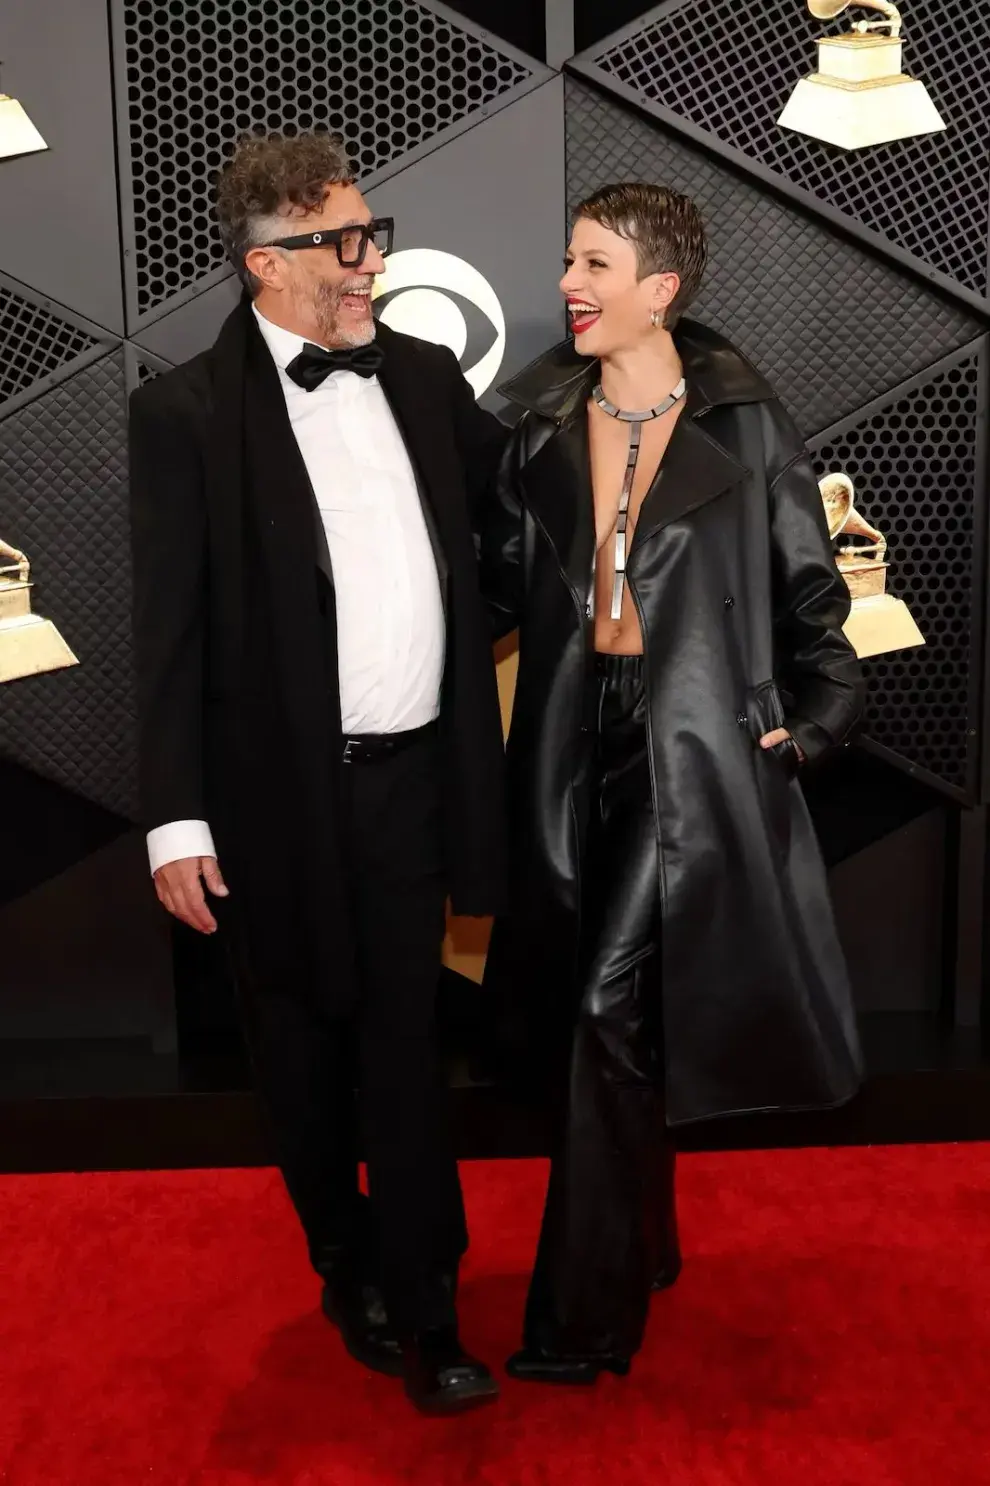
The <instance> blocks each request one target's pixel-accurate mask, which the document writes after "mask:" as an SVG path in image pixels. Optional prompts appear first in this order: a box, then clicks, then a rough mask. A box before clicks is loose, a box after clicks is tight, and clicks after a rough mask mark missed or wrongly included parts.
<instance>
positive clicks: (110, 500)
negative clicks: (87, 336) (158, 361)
mask: <svg viewBox="0 0 990 1486" xmlns="http://www.w3.org/2000/svg"><path fill="white" fill-rule="evenodd" d="M126 454H127V433H126V407H125V395H124V353H123V350H122V349H121V350H118V351H116V352H114V353H113V354H111V355H108V356H106V357H104V358H102V359H101V360H98V361H95V362H93V363H92V364H91V365H89V366H86V367H84V368H83V369H82V370H81V371H79V372H77V373H75V374H74V375H73V376H72V377H70V378H69V380H68V381H66V382H64V383H62V384H61V385H60V386H58V387H56V388H54V389H52V390H51V391H50V392H47V393H45V394H43V395H42V396H41V397H38V398H35V399H34V400H33V401H32V402H29V403H28V404H27V405H26V406H25V407H22V408H21V409H20V410H18V411H16V412H13V413H11V414H10V416H9V417H7V418H5V419H4V420H3V422H0V490H2V492H3V528H4V532H3V534H4V536H5V538H6V539H7V540H8V541H10V542H12V543H13V544H14V546H15V547H22V548H23V549H24V550H25V551H26V552H27V554H28V556H29V557H30V559H31V563H32V569H31V576H32V578H33V579H34V580H35V582H36V584H37V587H36V589H35V592H34V607H35V609H36V610H37V612H38V613H40V614H43V615H45V616H46V617H47V618H50V619H52V620H54V622H55V624H56V625H57V626H58V629H59V630H60V632H61V634H62V636H63V637H64V639H65V640H66V642H67V643H68V644H69V646H71V648H72V649H73V651H74V652H75V654H76V655H77V656H78V658H79V662H80V664H79V665H78V666H74V667H71V668H70V669H68V670H62V671H54V672H50V673H49V674H47V675H43V676H30V677H26V678H24V679H23V680H20V681H12V682H8V683H7V684H6V685H5V686H4V687H3V703H2V706H0V754H2V755H4V756H5V757H7V758H10V759H12V760H13V761H14V762H15V763H18V764H21V765H23V766H24V767H26V768H29V769H32V770H34V771H35V772H36V773H38V774H41V775H43V776H44V777H45V778H47V779H51V780H54V781H55V782H56V783H57V784H61V785H63V786H65V787H66V788H67V789H71V790H74V791H75V792H76V793H77V794H80V795H82V796H84V797H85V798H86V799H88V800H92V801H94V802H95V803H96V804H98V805H102V806H104V807H105V808H106V809H108V810H112V811H115V812H116V813H117V814H118V815H123V816H126V817H129V818H131V819H133V818H134V816H135V804H136V788H135V770H134V755H135V747H134V740H135V708H134V696H133V680H132V664H131V635H130V619H131V582H130V523H129V514H128V499H127V477H126Z"/></svg>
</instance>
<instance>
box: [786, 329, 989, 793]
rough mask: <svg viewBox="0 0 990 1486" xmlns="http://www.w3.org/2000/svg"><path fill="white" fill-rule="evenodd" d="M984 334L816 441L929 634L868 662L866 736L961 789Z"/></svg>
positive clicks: (974, 686) (972, 702)
mask: <svg viewBox="0 0 990 1486" xmlns="http://www.w3.org/2000/svg"><path fill="white" fill-rule="evenodd" d="M986 397H987V382H986V343H985V342H981V343H978V344H977V345H976V346H975V347H973V348H971V349H969V350H968V351H964V352H962V353H960V354H959V355H957V356H955V357H953V358H951V359H950V361H949V363H948V364H944V365H943V366H942V367H941V368H939V369H933V371H932V372H931V373H930V374H928V375H927V376H925V377H924V378H918V379H917V381H916V384H915V386H914V387H912V388H911V389H910V390H909V391H906V392H905V393H904V394H903V395H902V396H900V397H898V398H896V400H894V401H891V402H890V403H889V404H888V405H887V406H879V407H876V408H874V409H872V410H870V411H869V416H863V417H862V418H861V419H859V420H856V419H851V420H849V422H848V423H847V424H846V425H844V426H842V427H840V428H839V429H837V430H829V431H828V432H827V433H826V434H825V436H824V439H823V440H819V441H816V442H814V443H813V445H812V447H813V450H814V458H815V464H816V467H817V472H818V474H819V476H820V475H822V474H824V473H825V472H826V471H827V470H842V471H844V472H845V473H846V474H848V475H849V476H850V478H851V479H852V481H853V485H854V487H855V492H856V493H855V502H856V507H857V509H858V510H859V511H861V512H862V513H863V515H865V516H866V519H867V520H868V521H869V522H870V523H871V524H872V525H874V526H876V527H878V528H879V529H880V530H881V531H882V532H883V534H884V535H885V536H886V538H887V541H888V556H889V558H890V564H891V566H890V578H889V580H888V587H889V589H890V591H891V592H892V593H894V594H895V595H896V596H897V597H898V598H902V599H904V600H905V602H906V603H907V605H908V607H909V608H910V610H911V613H912V615H913V616H914V618H915V620H916V621H917V624H918V627H919V629H920V630H921V632H922V634H923V635H924V637H925V640H926V644H925V645H924V646H922V647H919V648H917V649H913V650H902V651H898V652H896V653H894V654H892V655H885V656H880V657H878V658H876V659H874V660H868V661H866V662H865V668H866V672H867V677H868V682H869V687H868V701H867V711H866V718H865V725H864V734H865V736H867V737H869V738H870V739H872V740H873V742H875V743H877V744H880V745H881V746H882V747H883V748H884V749H887V750H889V751H890V752H891V753H892V754H895V755H897V757H898V758H899V759H900V760H903V761H905V762H906V763H907V764H908V765H911V766H914V767H915V768H916V769H918V770H922V771H924V772H925V773H926V774H927V775H928V776H929V778H930V779H931V780H932V781H933V782H935V781H937V782H939V783H941V784H942V785H943V786H944V787H948V789H949V791H950V792H951V793H953V794H955V795H956V796H957V797H958V798H960V799H965V798H967V797H969V798H972V797H973V796H974V795H975V793H976V789H977V787H978V760H979V731H980V726H981V718H980V706H981V686H980V680H979V677H980V661H981V656H982V648H983V647H982V612H983V550H982V549H983V543H984V540H985V537H984V521H983V508H984V502H985V498H986V488H985V468H984V467H983V466H984V462H985V459H986V450H985V446H984V445H983V444H982V442H981V440H980V437H979V434H978V415H979V414H980V412H981V409H982V408H983V406H984V405H985V402H986Z"/></svg>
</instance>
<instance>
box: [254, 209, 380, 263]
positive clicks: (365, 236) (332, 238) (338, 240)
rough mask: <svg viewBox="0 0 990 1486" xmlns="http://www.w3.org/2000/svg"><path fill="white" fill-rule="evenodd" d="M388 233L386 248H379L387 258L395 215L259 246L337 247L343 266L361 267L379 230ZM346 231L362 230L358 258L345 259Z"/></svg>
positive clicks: (294, 248) (294, 247) (295, 247)
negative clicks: (369, 245) (344, 242)
mask: <svg viewBox="0 0 990 1486" xmlns="http://www.w3.org/2000/svg"><path fill="white" fill-rule="evenodd" d="M383 228H384V230H385V231H386V232H387V233H388V241H387V243H386V244H385V247H384V248H379V249H378V251H379V253H381V255H382V257H383V258H387V257H388V255H389V253H391V251H392V239H393V237H394V236H395V218H394V217H374V218H372V220H371V221H370V222H351V223H350V224H349V225H348V226H347V227H334V228H329V229H328V228H324V229H323V230H321V231H319V232H303V233H300V234H298V235H297V236H296V237H279V238H276V239H275V241H274V242H270V243H259V244H257V246H258V247H265V248H287V249H288V250H289V251H290V252H296V251H297V250H299V249H302V248H331V247H333V248H336V250H337V262H338V263H339V264H340V266H341V268H360V267H361V265H362V263H363V262H364V260H365V258H366V257H367V256H368V244H369V242H370V241H371V239H372V238H373V237H374V235H375V233H376V232H377V231H380V230H381V229H383ZM345 232H360V234H361V252H360V254H359V256H358V257H357V258H354V259H348V260H347V262H345V261H344V255H343V246H344V245H343V241H342V239H343V236H344V233H345Z"/></svg>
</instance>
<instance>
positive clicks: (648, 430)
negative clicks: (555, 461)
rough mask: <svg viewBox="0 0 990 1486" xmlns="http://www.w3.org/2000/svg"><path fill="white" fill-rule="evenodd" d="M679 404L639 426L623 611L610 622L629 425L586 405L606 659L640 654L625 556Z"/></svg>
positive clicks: (599, 642) (598, 605) (599, 623)
mask: <svg viewBox="0 0 990 1486" xmlns="http://www.w3.org/2000/svg"><path fill="white" fill-rule="evenodd" d="M683 406H684V403H683V401H681V402H679V403H677V405H676V406H675V407H674V408H672V409H671V411H670V412H669V413H666V414H665V415H664V416H663V417H662V418H656V419H653V420H652V421H651V422H649V423H644V424H643V425H642V429H641V433H642V438H641V442H640V448H639V459H638V461H637V464H636V475H635V478H634V480H633V488H632V494H631V496H630V498H629V515H628V520H627V523H626V581H625V584H624V585H623V593H622V613H621V616H620V617H619V618H618V619H612V618H611V611H612V586H613V580H614V576H615V523H616V517H617V516H618V512H619V496H620V493H621V491H622V481H623V478H624V476H625V473H626V462H627V460H628V458H629V427H630V425H629V424H628V423H622V422H620V421H619V420H618V419H617V418H612V417H610V416H609V414H608V413H605V412H603V411H602V409H601V408H600V407H598V405H597V403H595V402H589V404H588V443H589V448H590V454H591V487H592V490H593V492H594V497H595V536H596V545H597V547H598V557H597V559H596V563H595V649H596V650H601V651H604V652H606V653H607V654H610V655H642V653H643V635H642V631H641V630H640V625H639V615H638V614H637V612H636V605H635V604H634V602H633V599H632V594H631V593H630V591H629V572H628V568H629V557H630V554H631V549H632V543H633V534H634V532H635V530H636V523H637V521H638V519H639V513H640V510H641V508H642V505H643V500H644V498H645V496H646V493H647V491H648V490H649V488H650V486H651V485H652V484H653V480H654V477H655V476H656V473H657V470H658V469H659V468H660V462H661V460H662V459H663V456H664V453H665V451H666V448H667V445H668V443H669V442H670V435H671V433H672V432H673V429H674V424H675V423H676V422H677V419H678V417H679V416H680V413H681V409H682V408H683Z"/></svg>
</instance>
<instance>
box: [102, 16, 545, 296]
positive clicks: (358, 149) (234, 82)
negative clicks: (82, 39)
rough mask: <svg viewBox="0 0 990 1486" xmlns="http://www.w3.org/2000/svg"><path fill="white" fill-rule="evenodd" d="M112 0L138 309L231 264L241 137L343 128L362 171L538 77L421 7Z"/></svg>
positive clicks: (376, 166) (489, 44) (451, 21)
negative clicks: (227, 197)
mask: <svg viewBox="0 0 990 1486" xmlns="http://www.w3.org/2000/svg"><path fill="white" fill-rule="evenodd" d="M117 3H118V4H119V5H120V6H121V8H122V21H123V36H124V43H125V56H126V72H127V129H128V140H129V146H130V149H129V154H130V164H131V174H132V182H133V240H134V250H133V257H132V259H131V260H130V272H131V273H132V275H133V278H134V289H135V301H136V308H137V310H138V312H139V313H144V312H146V311H148V310H149V309H151V308H153V307H154V306H155V305H158V304H160V303H161V302H162V301H163V300H166V299H168V298H169V297H170V296H171V295H173V294H175V293H177V292H178V291H179V290H181V289H184V288H186V287H187V286H189V285H191V284H194V283H196V282H197V281H198V280H199V279H202V278H203V277H204V276H205V275H207V274H208V273H210V272H211V270H213V269H215V268H217V267H219V266H220V265H221V264H222V263H223V261H224V257H223V250H222V248H221V246H220V240H219V238H218V236H217V234H216V231H215V228H214V224H213V221H212V213H211V204H212V188H213V181H214V179H215V176H216V172H217V170H218V168H219V167H220V165H221V163H222V161H223V159H224V158H225V156H226V155H227V154H228V153H229V151H230V147H231V145H232V144H233V142H234V140H235V139H236V138H237V137H238V136H239V135H241V134H243V133H245V132H255V131H263V130H280V131H282V132H285V133H292V132H293V131H295V130H309V129H329V130H333V131H338V132H340V133H341V134H342V135H343V136H344V139H345V140H346V142H347V144H348V146H349V148H350V150H351V152H352V155H353V158H354V161H355V165H356V168H357V173H358V175H359V176H367V175H369V174H370V173H371V172H372V171H375V170H379V169H381V168H382V167H384V166H386V165H389V164H391V163H392V162H393V161H395V160H396V159H397V158H399V157H401V156H402V155H403V154H405V153H407V152H408V151H410V150H412V149H414V148H416V147H417V146H419V145H421V144H423V143H425V142H426V141H428V140H430V139H432V138H434V137H435V136H436V135H438V134H440V133H441V132H442V131H443V130H444V129H446V128H448V127H449V126H450V125H452V124H456V123H458V122H459V121H460V120H462V119H464V118H465V117H467V116H468V115H470V114H473V113H475V112H477V111H478V110H480V109H482V108H484V107H485V106H486V105H487V104H489V103H490V102H491V101H492V100H493V99H495V98H497V97H499V96H500V95H502V94H504V93H506V92H508V91H509V90H510V89H511V88H513V87H515V86H516V85H517V84H519V83H521V82H524V81H526V80H527V79H528V78H529V77H531V76H532V75H533V71H532V69H529V68H527V67H526V66H525V65H524V64H523V63H522V62H520V61H518V60H517V59H516V58H514V57H510V56H508V55H506V54H505V53H503V52H502V51H501V50H500V49H499V47H498V45H497V44H496V43H493V42H492V41H488V42H484V41H481V40H479V39H477V38H476V37H475V36H474V35H473V34H470V33H468V32H466V31H463V30H461V29H460V27H459V26H458V24H457V22H456V20H454V19H452V18H451V19H448V18H446V16H445V15H440V14H437V13H436V12H435V11H434V10H433V9H431V8H429V7H428V6H427V5H423V4H419V3H416V0H340V3H334V4H330V5H328V4H326V3H325V0H293V3H288V4H287V3H282V0H263V3H262V0H254V3H252V0H220V3H214V0H199V3H195V0H192V3H189V4H183V5H174V4H173V5H168V4H165V3H162V0H117Z"/></svg>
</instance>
